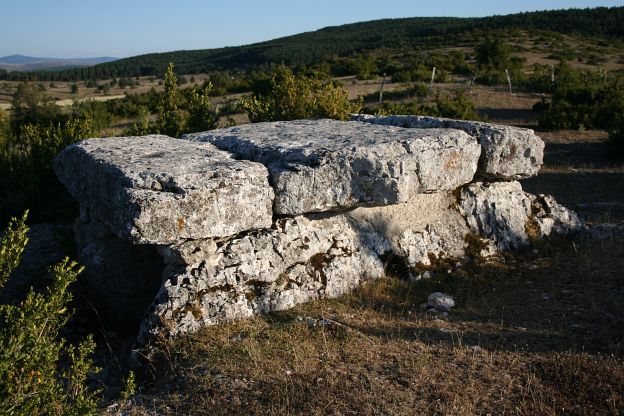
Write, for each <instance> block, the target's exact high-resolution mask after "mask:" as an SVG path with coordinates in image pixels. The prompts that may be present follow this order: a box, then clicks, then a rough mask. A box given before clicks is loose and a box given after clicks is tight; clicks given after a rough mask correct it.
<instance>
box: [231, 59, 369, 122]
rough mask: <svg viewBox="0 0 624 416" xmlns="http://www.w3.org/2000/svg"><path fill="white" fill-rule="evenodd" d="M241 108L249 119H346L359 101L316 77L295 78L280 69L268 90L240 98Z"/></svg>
mask: <svg viewBox="0 0 624 416" xmlns="http://www.w3.org/2000/svg"><path fill="white" fill-rule="evenodd" d="M240 105H241V107H242V108H243V109H244V110H245V111H246V112H247V115H248V116H249V119H250V120H251V121H252V122H254V123H255V122H261V121H275V120H297V119H307V118H333V119H337V120H346V119H348V118H349V114H351V113H356V112H358V111H359V110H360V108H361V103H351V102H350V101H349V97H348V94H347V91H345V90H343V89H340V88H338V87H336V86H334V85H333V84H332V83H331V82H328V83H325V82H323V81H321V80H319V79H315V78H307V77H296V76H295V75H294V74H293V73H292V71H291V70H290V69H288V68H285V67H283V68H280V69H279V70H278V71H277V72H276V73H275V74H274V75H273V78H272V79H271V84H270V90H269V92H268V93H264V94H262V93H261V94H254V95H253V96H252V97H250V98H246V99H242V100H241V102H240Z"/></svg>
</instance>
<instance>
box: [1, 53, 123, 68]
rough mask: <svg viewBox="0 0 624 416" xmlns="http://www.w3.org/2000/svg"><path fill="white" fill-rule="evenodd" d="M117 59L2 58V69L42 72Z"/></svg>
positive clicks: (105, 57)
mask: <svg viewBox="0 0 624 416" xmlns="http://www.w3.org/2000/svg"><path fill="white" fill-rule="evenodd" d="M116 60H117V58H112V57H110V56H102V57H98V58H37V57H33V56H26V55H10V56H3V57H0V68H2V69H5V70H7V71H25V72H28V71H41V70H54V69H67V68H73V67H84V66H93V65H97V64H102V63H106V62H112V61H116Z"/></svg>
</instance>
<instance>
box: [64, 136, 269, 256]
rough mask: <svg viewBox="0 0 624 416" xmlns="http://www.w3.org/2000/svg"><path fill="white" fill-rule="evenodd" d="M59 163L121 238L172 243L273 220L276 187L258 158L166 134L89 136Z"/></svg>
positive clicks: (72, 189) (77, 194)
mask: <svg viewBox="0 0 624 416" xmlns="http://www.w3.org/2000/svg"><path fill="white" fill-rule="evenodd" d="M54 170H55V172H56V174H57V176H58V177H59V179H60V180H61V182H62V183H63V184H64V185H65V186H66V187H67V189H68V190H69V193H70V194H71V195H72V196H73V197H74V198H75V199H77V200H78V201H79V202H80V205H81V207H82V208H84V209H88V210H89V211H90V212H89V215H90V216H91V217H92V218H95V219H98V220H99V221H101V222H103V223H105V224H107V225H108V226H109V227H110V229H111V230H112V232H113V233H115V234H116V235H117V236H118V237H120V238H122V239H129V240H131V241H133V242H136V243H142V244H172V243H175V242H180V241H184V240H187V239H201V238H209V237H216V236H228V235H233V234H236V233H239V232H241V231H245V230H249V229H257V228H265V227H270V226H271V221H272V210H271V205H272V202H273V190H272V188H271V187H270V186H269V184H268V180H267V179H268V172H267V170H266V168H265V167H264V166H262V165H261V164H259V163H254V162H249V161H239V160H235V159H232V158H231V157H230V156H229V154H227V153H225V152H222V151H220V150H218V149H217V148H215V147H214V146H213V145H211V144H209V143H197V142H190V141H186V140H179V139H173V138H170V137H166V136H143V137H115V138H103V139H89V140H84V141H82V142H79V143H77V144H73V145H71V146H68V147H67V148H66V149H64V150H63V151H62V152H61V153H60V154H59V155H58V156H57V157H56V159H55V160H54Z"/></svg>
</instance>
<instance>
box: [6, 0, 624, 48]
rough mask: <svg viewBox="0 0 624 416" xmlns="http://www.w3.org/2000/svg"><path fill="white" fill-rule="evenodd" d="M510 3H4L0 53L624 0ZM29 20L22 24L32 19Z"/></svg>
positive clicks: (207, 41)
mask: <svg viewBox="0 0 624 416" xmlns="http://www.w3.org/2000/svg"><path fill="white" fill-rule="evenodd" d="M547 4H548V6H545V5H544V3H543V2H540V1H525V2H522V3H519V4H507V3H501V2H498V1H492V0H488V1H483V2H480V3H479V4H473V3H469V2H461V1H450V0H440V1H437V2H435V3H428V4H422V3H419V2H413V1H405V0H388V1H385V2H384V3H383V5H382V6H383V7H380V4H379V3H378V2H372V1H369V0H362V1H357V2H356V1H344V2H330V1H327V0H319V1H316V2H313V3H310V4H292V2H286V1H277V0H275V1H265V2H252V1H248V0H233V1H231V2H229V3H228V4H210V3H208V2H202V1H200V0H186V1H184V2H179V3H177V4H174V3H173V2H166V3H165V2H164V1H162V0H158V1H148V0H137V1H133V2H121V1H119V0H110V1H108V2H106V3H104V2H97V3H96V2H78V1H76V0H59V1H57V2H48V1H45V0H38V1H31V2H28V3H24V2H11V3H8V4H5V5H4V9H5V11H6V16H9V17H10V18H9V19H6V20H7V21H5V22H3V25H2V26H0V37H1V38H2V39H4V40H5V42H3V43H2V44H1V45H0V57H3V56H10V55H16V54H19V55H26V56H33V57H46V58H53V59H60V58H66V59H72V58H74V59H75V58H94V57H115V58H124V57H128V56H135V55H142V54H146V53H154V52H168V51H175V50H193V49H211V48H220V47H226V46H239V45H245V44H250V43H256V42H262V41H266V40H271V39H275V38H280V37H284V36H290V35H294V34H298V33H302V32H309V31H314V30H318V29H321V28H323V27H327V26H339V25H343V24H348V23H355V22H360V21H369V20H376V19H385V18H403V17H438V16H452V17H483V16H491V15H503V14H512V13H519V12H530V11H536V10H553V9H569V8H587V7H613V6H624V1H622V0H620V1H590V0H586V1H571V0H567V1H564V0H557V1H551V2H548V3H547ZM27 21H28V23H29V24H25V22H27Z"/></svg>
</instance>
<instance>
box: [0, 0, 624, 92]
mask: <svg viewBox="0 0 624 416" xmlns="http://www.w3.org/2000/svg"><path fill="white" fill-rule="evenodd" d="M622 22H624V7H612V8H606V7H602V8H594V9H569V10H554V11H542V12H530V13H518V14H512V15H506V16H491V17H484V18H451V17H416V18H403V19H383V20H375V21H370V22H361V23H353V24H347V25H342V26H335V27H327V28H324V29H320V30H317V31H314V32H307V33H301V34H298V35H294V36H288V37H284V38H280V39H274V40H270V41H266V42H260V43H255V44H251V45H245V46H238V47H226V48H219V49H203V50H193V51H175V52H165V53H153V54H146V55H140V56H135V57H131V58H126V59H121V60H118V61H115V62H110V63H105V64H100V65H95V66H92V67H87V68H73V69H66V70H62V71H36V72H17V71H14V72H7V71H4V70H0V79H2V80H13V81H20V80H39V81H78V80H89V79H91V80H97V79H110V78H113V77H136V76H145V75H161V74H163V73H164V71H165V69H166V68H167V65H168V63H169V62H173V63H174V64H175V65H176V68H177V71H178V72H179V73H183V74H195V73H206V72H210V71H246V70H251V69H258V68H266V67H267V66H270V65H271V64H278V63H284V64H287V65H289V66H303V65H310V64H313V63H317V64H318V63H319V62H320V61H331V60H332V59H334V60H335V59H336V58H337V57H342V56H350V55H354V54H358V53H361V52H363V51H367V50H374V49H381V48H394V49H412V50H418V49H422V48H428V49H430V48H432V47H436V46H437V47H443V46H461V45H465V46H474V45H475V44H476V43H477V42H478V40H479V39H480V38H481V37H482V36H483V34H484V33H485V32H488V33H496V31H505V30H514V29H521V30H532V31H548V32H556V33H562V34H579V35H584V36H591V37H598V38H609V39H613V38H620V39H621V38H624V25H622Z"/></svg>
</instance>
